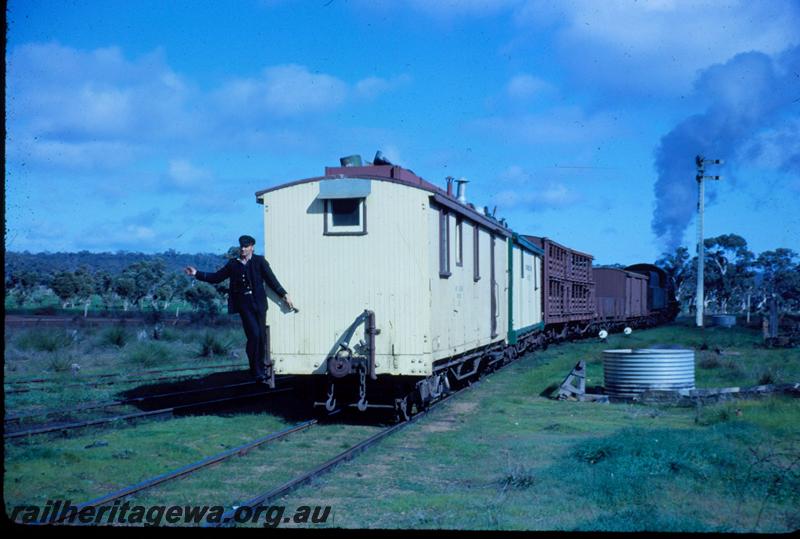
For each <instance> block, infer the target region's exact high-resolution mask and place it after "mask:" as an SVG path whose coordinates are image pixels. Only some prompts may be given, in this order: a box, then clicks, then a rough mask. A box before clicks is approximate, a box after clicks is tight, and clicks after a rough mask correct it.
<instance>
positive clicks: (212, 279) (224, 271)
mask: <svg viewBox="0 0 800 539" xmlns="http://www.w3.org/2000/svg"><path fill="white" fill-rule="evenodd" d="M183 271H184V272H186V275H189V276H194V277H195V278H196V279H198V280H199V281H205V282H207V283H212V284H217V283H221V282H222V281H224V280H225V279H227V278H228V277H230V276H231V273H230V271H231V270H230V268H229V267H228V264H225V265H224V266H222V268H220V270H219V271H215V272H213V273H209V272H206V271H198V270H197V268H195V267H194V266H187V267H185V268H183Z"/></svg>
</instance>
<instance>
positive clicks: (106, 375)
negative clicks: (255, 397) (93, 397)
mask: <svg viewBox="0 0 800 539" xmlns="http://www.w3.org/2000/svg"><path fill="white" fill-rule="evenodd" d="M223 368H228V369H246V368H247V365H245V364H242V365H231V364H230V363H224V364H222V365H204V366H201V367H182V368H175V369H150V370H146V371H139V372H134V373H120V372H109V373H101V374H93V375H91V378H119V377H124V376H145V375H148V374H161V373H164V372H182V371H199V370H204V369H223ZM61 381H62V380H60V379H58V378H29V379H27V380H11V381H3V385H12V386H13V385H22V384H47V383H52V384H57V383H59V382H61ZM86 381H88V382H92V381H93V380H91V379H90V380H86Z"/></svg>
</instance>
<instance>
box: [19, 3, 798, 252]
mask: <svg viewBox="0 0 800 539" xmlns="http://www.w3.org/2000/svg"><path fill="white" fill-rule="evenodd" d="M7 16H8V27H9V31H8V43H7V52H6V69H7V89H6V92H7V93H6V129H7V138H6V171H5V173H6V238H5V239H6V249H7V250H29V251H32V252H38V251H45V250H47V251H51V252H53V251H59V250H62V251H63V250H66V251H74V250H82V249H87V250H90V251H116V250H120V249H122V250H130V251H143V252H159V251H164V250H166V249H169V248H173V249H176V250H178V251H182V252H224V251H226V250H227V248H228V247H229V246H230V245H233V244H235V240H236V238H237V237H238V236H239V235H240V234H242V233H250V234H253V235H255V236H256V237H259V236H260V234H261V232H260V231H261V226H262V223H261V213H260V206H258V205H257V204H256V202H255V197H254V193H255V191H257V190H259V189H264V188H266V187H270V186H273V185H277V184H279V183H284V182H287V181H291V180H295V179H298V178H304V177H309V176H316V175H319V174H321V173H322V171H323V167H324V166H326V165H328V166H331V165H336V164H338V158H339V157H341V156H345V155H350V154H354V153H359V154H361V155H362V156H363V157H364V158H365V159H372V157H373V156H374V153H375V151H376V150H378V149H380V150H382V151H383V152H384V154H385V155H386V156H387V157H388V158H389V159H391V160H392V161H394V162H395V163H397V164H401V165H403V166H405V167H407V168H410V169H412V170H414V171H415V172H416V173H417V174H419V175H421V176H423V177H424V178H425V179H427V180H429V181H431V182H433V183H436V184H440V185H444V178H445V176H448V175H452V176H456V177H460V176H464V177H466V178H467V179H469V180H470V184H469V186H468V193H467V194H468V198H469V199H470V200H471V201H472V202H473V203H475V204H476V205H478V206H483V205H488V206H489V207H494V206H497V214H498V215H499V216H502V217H505V218H506V219H507V220H508V221H509V223H510V224H511V226H512V227H513V228H514V229H515V230H517V231H519V232H522V233H528V234H535V235H546V236H550V237H552V238H554V239H556V240H557V241H560V242H562V243H565V244H567V245H570V246H573V247H575V248H576V249H579V250H581V251H585V252H589V253H593V254H594V255H595V259H596V263H600V264H606V263H615V262H619V263H634V262H638V261H652V260H655V259H656V258H657V257H658V256H659V254H660V253H661V252H663V251H664V250H666V249H668V248H671V247H674V246H676V245H679V244H683V245H687V246H689V245H692V244H693V242H694V237H695V229H694V226H695V222H694V212H695V205H696V196H697V195H696V183H695V182H694V180H693V177H694V163H693V159H694V156H695V155H696V154H697V153H703V154H705V155H707V156H708V157H718V158H722V159H725V160H726V164H725V165H724V166H723V167H719V168H718V169H716V170H715V173H719V174H722V175H723V176H724V179H723V181H722V182H719V183H715V184H711V185H708V188H707V194H708V198H707V213H706V237H710V236H714V235H719V234H724V233H737V234H740V235H742V236H744V237H745V238H746V239H747V240H748V242H749V244H750V247H751V249H753V250H754V251H756V252H761V251H764V250H768V249H775V248H777V247H789V248H792V249H794V250H796V251H800V233H798V231H800V30H798V29H799V28H800V2H798V1H790V0H780V1H775V0H761V1H758V2H751V1H738V0H727V1H723V0H720V1H714V2H702V1H691V2H689V1H673V0H653V1H650V2H645V1H639V2H633V1H622V0H620V1H613V0H608V1H603V2H600V1H591V0H584V1H578V0H575V1H569V0H564V1H549V2H548V1H526V0H464V1H455V0H439V1H437V2H426V1H422V0H395V1H378V2H368V1H366V0H350V1H344V0H315V1H307V2H300V1H297V2H294V1H289V0H240V1H232V0H231V1H203V0H191V1H174V0H173V1H163V0H162V1H146V0H137V1H136V2H130V1H116V0H104V1H95V2H92V1H82V0H73V1H69V2H68V1H64V0H57V1H56V0H50V1H43V0H21V1H20V0H16V1H15V0H10V1H9V3H8V12H7ZM717 171H718V172H717ZM692 249H693V247H692Z"/></svg>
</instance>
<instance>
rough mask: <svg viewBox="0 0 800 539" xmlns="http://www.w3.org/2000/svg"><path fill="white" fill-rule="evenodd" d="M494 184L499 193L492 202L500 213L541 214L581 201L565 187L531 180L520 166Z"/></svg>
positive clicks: (504, 172)
mask: <svg viewBox="0 0 800 539" xmlns="http://www.w3.org/2000/svg"><path fill="white" fill-rule="evenodd" d="M497 180H498V181H497V185H498V186H499V187H500V188H501V189H500V190H499V191H498V192H497V193H496V194H495V195H494V196H493V197H492V202H493V204H496V205H497V206H498V207H499V208H501V209H502V210H511V209H515V208H524V209H528V210H531V211H542V210H547V209H557V208H564V207H567V206H570V205H572V204H574V203H575V202H577V201H579V200H580V196H579V195H578V193H576V192H574V191H572V190H570V189H569V188H568V187H567V186H565V185H564V184H562V183H559V182H556V181H554V180H550V179H543V178H537V177H534V176H533V175H532V174H531V173H529V172H528V171H526V170H525V169H524V168H522V167H521V166H519V165H511V166H509V167H508V168H506V169H505V170H504V171H502V172H501V173H500V174H499V176H498V178H497Z"/></svg>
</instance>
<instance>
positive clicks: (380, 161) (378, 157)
mask: <svg viewBox="0 0 800 539" xmlns="http://www.w3.org/2000/svg"><path fill="white" fill-rule="evenodd" d="M372 164H373V165H389V166H391V165H393V164H394V163H392V162H391V161H389V160H388V159H386V158H385V157H384V156H383V152H382V151H380V150H378V151H377V152H375V159H373V160H372Z"/></svg>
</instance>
